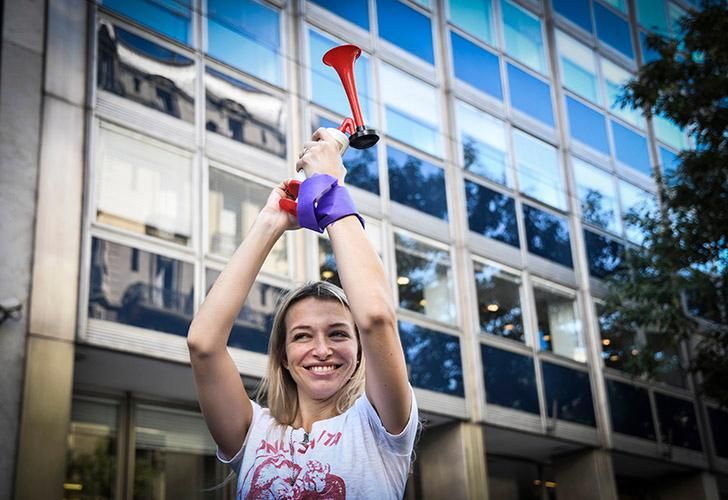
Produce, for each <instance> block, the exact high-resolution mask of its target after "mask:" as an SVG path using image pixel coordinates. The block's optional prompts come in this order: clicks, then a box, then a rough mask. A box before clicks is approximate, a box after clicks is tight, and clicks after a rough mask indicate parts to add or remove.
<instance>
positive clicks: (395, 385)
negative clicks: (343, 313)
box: [296, 129, 411, 434]
mask: <svg viewBox="0 0 728 500" xmlns="http://www.w3.org/2000/svg"><path fill="white" fill-rule="evenodd" d="M312 139H313V141H312V142H308V143H306V145H305V147H304V151H307V152H306V154H304V155H303V157H302V158H301V160H299V162H298V163H297V164H296V168H297V169H298V170H304V171H305V172H306V177H310V176H311V175H313V174H314V173H321V174H329V175H333V176H334V177H336V178H337V179H339V184H341V185H343V179H344V175H345V173H346V170H345V169H344V167H343V164H342V162H341V157H340V156H339V154H338V146H337V143H336V141H335V139H334V138H333V137H332V136H331V135H330V134H329V133H328V132H326V130H325V129H319V130H317V131H316V132H315V133H314V135H313V137H312ZM327 231H328V234H329V237H330V238H331V243H332V247H333V250H334V257H335V258H336V267H337V270H338V272H339V278H340V280H341V284H342V287H343V288H344V291H345V292H346V296H347V298H348V299H349V303H350V305H351V312H352V315H353V317H354V321H355V322H356V325H357V327H358V328H359V334H360V336H361V343H362V349H363V350H364V355H365V356H366V363H367V369H366V393H367V397H368V398H369V400H370V401H371V402H372V404H373V405H374V407H375V408H376V410H377V413H378V414H379V418H380V419H381V420H382V424H383V425H384V428H385V429H387V431H388V432H390V433H392V434H397V433H399V432H401V431H402V430H403V429H404V427H405V426H406V425H407V422H408V420H409V415H410V408H411V396H410V389H409V384H408V381H407V367H406V365H405V360H404V353H403V352H402V345H401V343H400V340H399V335H398V333H397V317H396V314H395V308H394V301H393V299H392V292H391V289H390V286H389V282H388V280H387V278H386V275H385V273H384V266H383V265H382V261H381V259H380V258H379V255H377V252H376V251H375V250H374V247H373V246H372V244H371V243H370V242H369V240H368V238H367V236H366V233H365V232H364V229H363V228H362V226H361V223H360V222H359V220H358V219H357V218H356V217H354V216H349V217H344V218H342V219H339V220H338V221H336V222H334V223H333V224H331V225H329V226H328V227H327Z"/></svg>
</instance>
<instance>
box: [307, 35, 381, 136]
mask: <svg viewBox="0 0 728 500" xmlns="http://www.w3.org/2000/svg"><path fill="white" fill-rule="evenodd" d="M308 40H309V52H308V54H309V61H310V62H309V64H310V65H311V67H310V75H311V99H312V100H313V102H315V103H316V104H320V105H321V106H323V107H325V108H328V109H330V110H332V111H335V112H336V113H338V114H340V115H342V116H352V112H351V106H350V105H349V100H348V99H347V97H346V93H345V92H344V86H343V85H342V84H341V80H340V79H339V77H338V75H337V74H336V71H334V69H333V68H331V67H329V66H326V65H325V64H324V63H323V61H322V60H321V58H322V57H323V56H324V54H325V53H326V52H328V51H329V50H330V49H333V48H334V47H336V46H337V45H339V43H338V42H335V41H334V40H331V39H330V38H328V37H326V36H324V35H321V34H320V33H318V32H317V31H314V30H312V29H309V30H308ZM354 80H355V81H356V91H357V95H358V97H359V105H360V107H361V113H362V116H363V118H364V123H366V124H367V125H369V126H375V125H376V123H375V122H374V120H373V113H370V110H373V109H375V108H374V101H373V99H372V98H371V97H370V93H369V81H370V78H369V57H368V56H367V55H365V54H362V55H361V56H359V58H358V59H356V63H355V64H354ZM336 127H338V124H337V125H336Z"/></svg>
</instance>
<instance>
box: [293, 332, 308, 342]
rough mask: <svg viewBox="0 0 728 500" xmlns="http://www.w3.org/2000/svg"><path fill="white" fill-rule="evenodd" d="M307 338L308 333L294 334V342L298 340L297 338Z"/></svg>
mask: <svg viewBox="0 0 728 500" xmlns="http://www.w3.org/2000/svg"><path fill="white" fill-rule="evenodd" d="M305 338H306V334H305V333H294V334H293V341H294V342H295V341H297V340H303V339H305Z"/></svg>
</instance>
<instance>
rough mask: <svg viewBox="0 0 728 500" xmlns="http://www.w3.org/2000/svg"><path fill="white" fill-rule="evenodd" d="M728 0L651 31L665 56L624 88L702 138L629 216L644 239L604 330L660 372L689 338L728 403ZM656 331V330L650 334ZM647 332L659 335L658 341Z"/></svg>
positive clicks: (703, 374) (635, 359)
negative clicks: (670, 27) (652, 204)
mask: <svg viewBox="0 0 728 500" xmlns="http://www.w3.org/2000/svg"><path fill="white" fill-rule="evenodd" d="M726 33H728V1H726V0H721V1H716V0H712V1H707V2H705V3H704V4H703V6H702V7H701V9H700V10H691V11H690V12H689V13H688V14H687V15H686V16H685V17H683V18H682V19H681V20H680V22H679V33H678V34H677V36H676V37H674V38H668V37H664V36H660V35H650V36H649V37H648V46H649V47H650V48H651V49H652V50H653V51H654V53H655V54H656V57H655V58H654V59H653V60H652V61H651V62H649V63H647V64H645V65H644V66H642V67H641V68H640V70H639V72H638V74H637V76H636V77H635V78H634V79H632V80H631V81H630V82H628V83H627V84H626V85H625V86H624V88H623V92H622V95H621V97H620V103H621V105H622V106H623V107H625V106H628V107H633V108H638V109H641V110H642V112H643V113H644V114H645V116H648V117H651V116H660V117H663V118H667V119H669V120H671V121H673V122H674V123H675V124H677V125H678V126H679V127H681V128H682V129H683V130H685V131H687V132H688V133H689V134H690V136H691V137H692V138H693V140H694V143H695V147H694V148H691V149H690V150H684V151H681V152H680V154H679V162H678V165H677V166H676V167H675V169H674V170H667V171H666V172H664V173H660V172H659V171H658V170H657V169H655V177H656V180H657V185H658V197H659V200H660V204H659V207H658V208H657V209H654V210H646V209H645V210H642V211H636V212H634V213H632V214H629V215H628V216H627V218H628V223H629V224H632V225H634V226H636V227H638V228H640V229H641V231H642V233H643V234H644V241H643V242H642V244H641V245H640V246H639V247H636V248H631V249H630V250H629V251H628V252H627V254H626V255H625V259H624V262H623V265H622V266H621V267H620V268H619V269H618V270H617V271H616V272H615V273H614V274H613V275H612V276H610V277H609V278H608V279H607V286H608V294H607V297H606V305H605V307H604V311H605V312H604V314H602V317H601V324H602V330H603V335H604V336H605V337H606V338H609V339H610V340H612V339H613V342H612V344H613V345H618V346H619V348H618V349H617V348H612V349H609V350H608V352H609V354H610V359H611V360H612V361H619V366H620V367H621V368H622V369H624V370H627V371H629V372H632V373H633V374H635V375H638V376H644V377H648V378H653V377H656V376H658V375H659V373H660V370H662V369H664V367H665V366H666V365H667V364H669V363H670V362H671V360H670V357H669V356H665V355H664V352H665V350H666V349H667V348H670V347H671V348H672V349H673V350H674V351H676V350H677V349H678V347H679V346H680V345H681V344H683V343H684V344H685V345H687V346H688V348H689V349H690V351H691V356H690V360H691V361H690V366H689V367H688V368H689V369H690V370H692V371H694V372H697V373H699V374H700V376H699V378H698V380H699V382H700V389H701V390H702V392H703V393H704V394H705V395H706V396H708V397H710V398H713V399H715V400H717V401H718V402H719V403H720V404H721V405H722V406H723V407H728V363H727V362H726V361H727V359H726V358H727V356H728V36H726ZM646 333H647V334H649V335H646ZM646 338H653V339H654V338H659V339H660V341H659V342H657V344H658V345H657V346H656V345H651V344H650V343H649V342H645V339H646Z"/></svg>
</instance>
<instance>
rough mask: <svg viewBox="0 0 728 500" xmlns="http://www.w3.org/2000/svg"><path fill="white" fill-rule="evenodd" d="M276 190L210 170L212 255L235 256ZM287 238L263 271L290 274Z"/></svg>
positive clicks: (209, 225)
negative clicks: (271, 194)
mask: <svg viewBox="0 0 728 500" xmlns="http://www.w3.org/2000/svg"><path fill="white" fill-rule="evenodd" d="M271 191H272V188H269V187H266V186H261V185H260V184H256V183H254V182H251V181H247V180H245V179H242V178H241V177H238V176H236V175H232V174H228V173H226V172H224V171H222V170H218V169H216V168H210V191H209V194H208V198H209V214H208V217H209V218H208V232H209V245H210V247H209V248H210V252H211V253H215V254H218V255H221V256H223V257H231V256H232V255H233V253H234V252H235V249H236V248H238V245H240V243H241V242H242V241H243V238H244V237H245V236H246V235H247V233H248V231H250V228H251V227H252V226H253V222H255V219H256V217H257V216H258V213H259V212H260V210H261V209H262V208H263V206H265V203H266V200H267V199H268V196H269V195H270V193H271ZM287 239H288V236H287V235H285V234H284V235H283V236H282V237H281V238H280V239H279V240H278V242H277V243H276V244H275V246H274V247H273V249H272V250H271V252H270V254H268V258H267V259H266V261H265V263H264V264H263V270H265V271H267V272H270V273H275V274H279V275H283V276H287V275H288V252H287V249H286V241H287Z"/></svg>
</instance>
